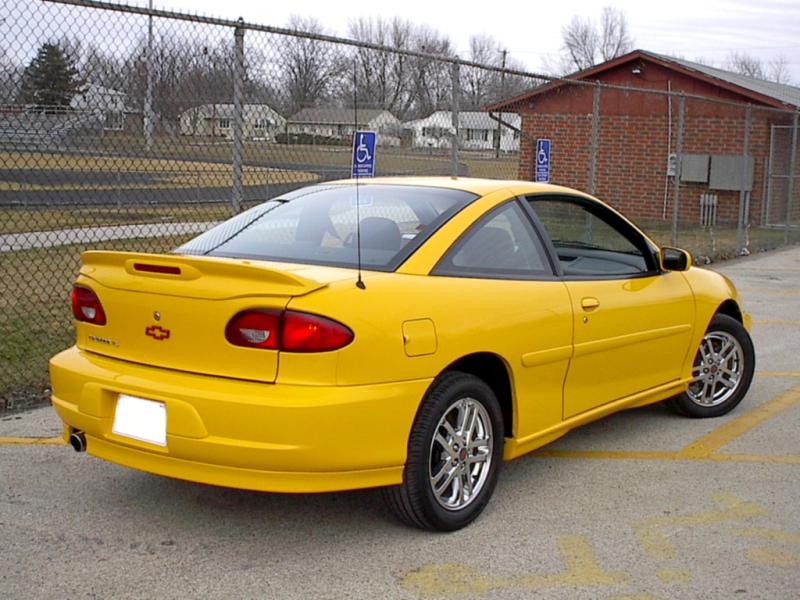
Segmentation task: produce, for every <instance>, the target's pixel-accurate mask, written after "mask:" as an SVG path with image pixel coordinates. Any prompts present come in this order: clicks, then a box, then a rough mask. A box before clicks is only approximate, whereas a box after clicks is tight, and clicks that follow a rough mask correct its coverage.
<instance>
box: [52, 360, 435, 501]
mask: <svg viewBox="0 0 800 600" xmlns="http://www.w3.org/2000/svg"><path fill="white" fill-rule="evenodd" d="M50 377H51V381H52V386H53V395H52V400H53V406H54V407H55V410H56V412H57V413H58V415H59V416H60V417H61V420H62V421H63V422H64V437H65V439H66V438H68V437H69V434H70V433H72V431H74V430H80V431H83V432H84V433H85V435H86V441H87V444H86V449H87V452H88V453H89V454H91V455H94V456H97V457H99V458H103V459H105V460H108V461H110V462H114V463H117V464H120V465H124V466H127V467H131V468H134V469H139V470H142V471H147V472H150V473H155V474H158V475H164V476H168V477H174V478H177V479H185V480H188V481H196V482H200V483H207V484H212V485H221V486H227V487H234V488H241V489H252V490H262V491H274V492H324V491H335V490H347V489H359V488H366V487H377V486H383V485H392V484H398V483H401V482H402V474H403V466H404V464H405V460H406V450H407V444H408V436H409V432H410V430H411V426H412V423H413V420H414V417H415V415H416V412H417V407H418V405H419V402H420V400H421V398H422V396H423V395H424V393H425V390H426V389H427V387H428V385H429V384H430V380H414V381H403V382H397V383H385V384H375V385H364V386H299V385H285V384H264V383H256V382H247V381H237V380H232V379H225V378H220V377H210V376H204V375H195V374H190V373H182V372H176V371H170V370H166V369H159V368H153V367H147V366H144V365H138V364H133V363H128V362H125V361H120V360H116V359H111V358H106V357H102V356H98V355H95V354H92V353H89V352H84V351H81V350H79V349H78V348H76V347H73V348H70V349H68V350H65V351H64V352H62V353H60V354H58V355H56V356H54V357H53V358H52V359H51V361H50ZM119 394H127V395H131V396H136V397H139V398H145V399H149V400H156V401H159V402H163V403H164V404H165V407H166V414H167V435H166V439H167V445H166V448H164V447H160V446H157V445H153V444H148V443H145V442H140V441H138V440H135V439H131V438H128V437H124V436H121V435H117V434H115V433H113V432H112V426H113V420H114V411H115V408H116V402H117V398H118V396H119Z"/></svg>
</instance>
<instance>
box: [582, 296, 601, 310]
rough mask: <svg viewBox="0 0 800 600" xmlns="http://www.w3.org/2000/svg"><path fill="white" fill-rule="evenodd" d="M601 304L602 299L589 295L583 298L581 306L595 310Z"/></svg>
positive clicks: (584, 308)
mask: <svg viewBox="0 0 800 600" xmlns="http://www.w3.org/2000/svg"><path fill="white" fill-rule="evenodd" d="M599 306H600V300H598V299H597V298H592V297H587V298H581V308H582V309H583V310H587V311H589V310H594V309H595V308H597V307H599Z"/></svg>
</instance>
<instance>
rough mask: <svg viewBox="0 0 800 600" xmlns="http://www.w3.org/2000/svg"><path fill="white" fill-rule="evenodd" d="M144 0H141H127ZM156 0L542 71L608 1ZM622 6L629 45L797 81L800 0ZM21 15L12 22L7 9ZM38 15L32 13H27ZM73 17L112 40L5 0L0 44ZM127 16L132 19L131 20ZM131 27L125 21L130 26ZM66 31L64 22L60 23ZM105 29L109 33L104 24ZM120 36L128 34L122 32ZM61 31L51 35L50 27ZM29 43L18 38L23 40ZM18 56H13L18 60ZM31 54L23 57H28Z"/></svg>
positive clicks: (22, 50)
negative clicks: (581, 19) (497, 48)
mask: <svg viewBox="0 0 800 600" xmlns="http://www.w3.org/2000/svg"><path fill="white" fill-rule="evenodd" d="M127 3H130V4H138V5H147V0H127ZM154 4H155V7H156V8H164V9H168V10H177V11H182V12H184V11H185V12H194V13H200V14H205V15H208V16H216V17H224V18H231V19H235V18H238V17H240V16H241V17H243V18H244V19H245V20H247V21H251V22H255V23H262V24H265V25H274V26H283V25H285V24H286V23H287V20H288V19H289V16H290V15H291V14H297V15H301V16H314V17H315V18H317V19H318V20H319V21H321V22H322V23H323V24H324V25H325V26H326V27H328V28H329V30H330V32H331V33H333V34H335V35H341V36H346V35H347V24H348V22H349V21H350V20H352V19H354V18H357V17H359V16H383V17H389V18H390V17H393V16H400V17H403V18H407V19H409V20H411V21H414V22H416V23H420V24H425V25H428V26H430V27H433V28H435V29H438V30H439V31H441V32H443V33H446V34H447V35H448V36H449V37H450V39H451V40H452V42H453V43H454V44H455V46H456V49H457V50H458V52H459V53H460V55H461V56H462V57H464V58H466V57H467V48H468V44H469V38H470V36H471V35H474V34H480V33H486V34H490V35H492V36H494V37H496V38H497V39H498V40H500V41H501V43H502V44H503V45H504V46H505V48H506V49H507V50H508V51H509V53H510V55H511V56H512V57H514V58H516V59H517V60H519V61H520V62H522V63H523V64H524V65H526V66H527V68H528V69H529V70H532V71H535V72H542V71H543V69H544V67H543V64H544V63H543V61H544V59H545V58H546V57H548V56H550V57H551V59H555V58H556V56H557V54H558V52H559V49H560V46H561V29H562V27H563V26H564V25H566V24H567V23H569V21H570V19H571V18H572V17H573V15H576V14H578V15H582V16H590V17H592V18H594V19H597V18H598V17H599V14H600V11H601V9H602V6H603V5H604V4H605V2H599V3H598V2H591V1H588V0H573V1H571V2H563V1H561V2H559V1H552V2H549V1H547V0H525V1H516V0H505V1H504V2H501V3H499V4H493V3H486V2H482V3H468V2H464V1H463V0H462V1H460V2H446V1H441V0H439V1H438V2H437V1H431V0H398V1H395V2H366V1H365V0H284V1H276V0H272V1H265V0H224V1H222V2H220V1H219V0H154ZM608 4H609V5H611V6H615V7H617V8H620V9H622V10H623V11H624V12H625V15H626V17H627V21H628V24H629V27H630V33H631V34H632V36H633V38H634V42H635V44H634V45H635V47H637V48H642V49H645V50H651V51H654V52H660V53H665V54H673V55H678V56H681V57H683V58H686V59H689V60H695V59H697V58H702V59H703V60H704V61H705V62H709V63H712V64H714V65H716V66H720V67H724V64H725V60H726V58H727V57H728V56H729V55H730V53H731V51H733V50H737V51H739V52H745V53H748V54H750V55H752V56H755V57H758V58H760V59H762V60H764V61H768V60H769V59H771V58H773V57H777V56H783V57H784V58H785V59H786V61H787V62H788V63H789V64H788V67H789V70H790V74H791V78H792V80H793V83H794V84H795V85H798V86H800V0H748V1H745V0H736V1H731V0H728V1H723V0H717V1H705V0H694V1H689V0H672V1H671V2H648V1H647V0H615V1H613V2H609V3H608ZM20 14H22V15H27V17H26V18H24V20H25V21H26V22H19V19H17V22H15V19H14V15H20ZM33 15H36V16H33ZM70 17H71V18H79V19H81V21H82V24H81V25H80V27H81V29H82V31H85V32H90V35H92V34H93V35H94V36H96V37H97V39H102V40H103V41H104V42H105V44H109V43H110V41H109V35H111V38H112V39H114V37H115V36H116V35H117V34H116V33H114V32H113V25H112V23H113V22H114V21H115V18H114V16H113V15H109V14H108V13H101V12H98V11H80V10H76V9H74V8H71V7H63V6H62V7H56V6H53V5H46V4H42V3H41V0H3V1H2V3H0V45H2V44H5V45H6V49H7V51H10V52H11V53H12V54H14V55H16V56H20V54H29V53H32V52H35V47H36V45H35V44H37V43H41V41H44V40H46V39H47V38H48V37H51V36H52V35H53V32H61V34H62V35H63V33H65V32H66V31H69V29H70V28H71V27H75V26H76V25H75V23H74V22H73V23H70V24H67V23H68V22H69V20H70ZM128 23H129V22H128ZM128 26H129V25H128ZM65 30H66V31H65ZM109 32H111V33H109ZM125 33H126V34H128V35H126V36H123V38H119V37H117V39H127V38H130V35H129V32H128V31H126V32H125ZM56 37H58V34H57V35H56ZM23 40H24V42H27V43H21V42H23ZM22 58H23V57H22V56H20V59H22ZM28 60H29V59H28Z"/></svg>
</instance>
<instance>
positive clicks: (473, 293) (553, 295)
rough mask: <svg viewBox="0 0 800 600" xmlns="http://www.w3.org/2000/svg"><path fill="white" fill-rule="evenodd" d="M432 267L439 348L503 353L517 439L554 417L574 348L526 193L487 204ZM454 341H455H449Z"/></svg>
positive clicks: (561, 294)
mask: <svg viewBox="0 0 800 600" xmlns="http://www.w3.org/2000/svg"><path fill="white" fill-rule="evenodd" d="M431 274H432V275H434V277H430V278H428V280H427V282H426V284H427V285H428V292H429V293H428V295H427V297H428V301H427V302H428V304H429V305H434V306H439V310H440V312H439V313H438V314H435V315H433V318H434V320H435V321H436V329H437V337H438V339H439V342H440V349H439V351H440V352H442V353H448V352H450V353H452V354H453V355H455V356H458V355H463V354H469V353H473V352H476V351H477V352H491V353H492V354H495V355H496V356H500V357H502V358H503V360H504V362H506V364H507V366H508V369H509V370H510V375H511V378H510V379H511V383H512V386H513V390H512V396H513V398H514V403H515V410H514V413H515V420H514V432H513V436H514V437H515V438H517V440H518V441H519V440H525V439H526V438H528V437H529V436H533V435H535V434H536V433H538V432H541V431H542V430H545V429H547V428H548V427H554V426H557V425H559V424H560V423H561V419H562V402H563V399H562V390H563V385H564V377H565V375H566V371H567V366H568V363H569V358H570V355H571V353H572V309H571V307H570V299H569V295H568V293H567V290H566V286H565V285H564V283H563V281H561V280H560V278H558V277H557V276H556V274H555V272H554V265H553V264H552V262H551V259H550V257H549V253H548V251H547V249H546V248H545V246H544V242H543V240H542V239H541V237H540V236H539V235H538V234H537V232H536V231H535V229H534V226H533V222H532V220H531V215H530V213H529V211H528V210H527V209H526V208H525V203H524V201H523V200H519V199H517V198H514V199H511V200H509V201H507V202H504V203H502V204H500V205H499V206H497V207H495V208H494V209H492V210H490V211H489V212H488V213H487V214H486V215H484V216H483V217H482V218H480V219H479V220H478V221H477V222H476V223H475V224H474V225H473V226H472V227H470V228H469V229H468V230H467V231H466V232H465V233H464V234H463V235H462V236H461V237H460V238H459V239H458V241H457V242H456V243H455V244H454V245H453V246H452V247H451V248H450V250H448V251H447V252H446V253H445V255H444V256H443V257H442V259H441V260H440V262H439V263H438V264H437V265H436V267H435V268H434V269H433V271H432V273H431ZM454 278H457V279H454ZM478 306H480V307H482V309H480V310H478V309H476V308H475V307H478ZM465 333H466V335H465ZM453 343H457V344H458V345H459V347H458V348H450V347H449V345H450V344H453ZM508 435H509V436H511V432H508Z"/></svg>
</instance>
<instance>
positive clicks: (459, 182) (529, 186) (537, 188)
mask: <svg viewBox="0 0 800 600" xmlns="http://www.w3.org/2000/svg"><path fill="white" fill-rule="evenodd" d="M356 181H357V180H355V179H340V180H338V181H329V182H326V183H327V184H331V183H332V184H350V185H355V183H356ZM358 183H359V185H374V184H381V185H408V186H422V187H437V188H447V189H452V190H463V191H465V192H472V193H473V194H478V195H480V196H485V195H486V194H489V193H491V192H495V191H497V190H502V189H507V188H514V189H515V190H519V191H521V192H522V193H527V194H536V193H540V194H541V193H548V192H549V193H570V194H575V193H576V190H573V189H571V188H567V187H562V186H560V185H552V184H549V183H533V182H531V181H520V180H516V179H478V178H473V177H371V178H369V179H363V178H362V179H359V180H358ZM577 193H579V194H581V192H577ZM582 195H583V194H582Z"/></svg>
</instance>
